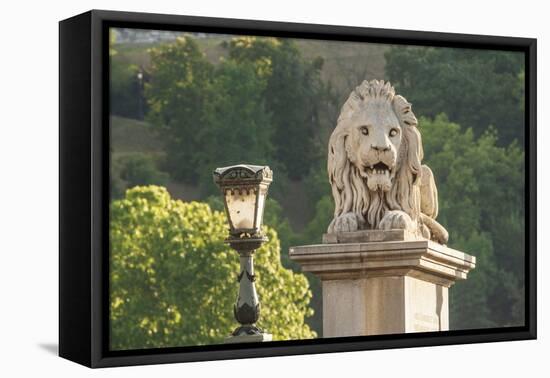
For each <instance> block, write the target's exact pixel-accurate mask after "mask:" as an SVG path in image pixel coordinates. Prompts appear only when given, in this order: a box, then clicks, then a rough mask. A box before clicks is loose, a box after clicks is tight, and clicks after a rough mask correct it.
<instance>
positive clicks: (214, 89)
mask: <svg viewBox="0 0 550 378" xmlns="http://www.w3.org/2000/svg"><path fill="white" fill-rule="evenodd" d="M151 62H152V63H151V64H152V66H151V69H150V80H149V83H147V85H146V96H147V99H148V102H149V106H150V111H149V114H148V118H149V120H150V121H151V122H152V123H153V125H154V126H156V127H157V129H158V130H159V131H160V132H161V133H162V134H163V135H164V136H165V137H166V138H165V139H166V140H167V170H168V171H169V172H171V173H172V175H173V176H174V177H175V178H176V179H179V180H182V181H184V182H187V183H192V184H197V183H199V184H200V185H201V186H202V191H203V195H205V196H206V195H208V194H212V193H214V192H215V191H216V189H215V187H214V185H213V184H212V179H211V177H210V175H211V174H212V171H213V169H214V168H216V167H217V166H221V165H230V164H235V163H239V162H243V161H246V162H254V163H255V164H266V163H268V162H270V161H271V156H272V150H273V148H272V146H271V141H270V139H271V133H272V126H271V113H270V112H269V111H268V110H267V109H266V107H265V101H264V99H263V97H262V93H263V92H264V90H265V87H266V80H265V78H264V77H263V76H261V75H258V74H257V71H256V66H255V65H253V64H252V63H249V62H242V63H238V64H237V63H236V62H235V61H232V60H228V61H222V62H221V63H220V64H219V65H218V66H216V67H215V66H213V65H212V64H210V63H209V62H208V61H207V60H206V58H205V56H204V54H203V53H202V52H201V50H200V49H199V47H198V45H197V43H196V41H194V40H193V39H192V38H191V37H185V38H180V39H178V40H177V41H176V42H175V43H173V44H167V45H162V46H161V47H159V48H157V49H153V50H151ZM206 176H208V177H206Z"/></svg>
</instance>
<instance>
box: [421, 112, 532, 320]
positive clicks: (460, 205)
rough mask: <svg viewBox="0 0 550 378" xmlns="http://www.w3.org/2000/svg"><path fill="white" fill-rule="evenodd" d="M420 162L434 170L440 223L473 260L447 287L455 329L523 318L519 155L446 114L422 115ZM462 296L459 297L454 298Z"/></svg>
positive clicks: (493, 132) (490, 134) (490, 135)
mask: <svg viewBox="0 0 550 378" xmlns="http://www.w3.org/2000/svg"><path fill="white" fill-rule="evenodd" d="M419 125H420V128H421V131H422V137H423V143H424V151H425V154H426V156H425V160H424V161H425V162H426V164H428V165H429V166H430V168H432V170H433V171H434V173H435V176H436V181H437V188H438V192H439V208H440V212H439V213H440V215H439V218H438V221H439V222H441V223H442V224H443V225H445V227H447V229H448V231H449V235H450V238H449V244H450V246H451V247H453V246H454V247H456V248H458V249H461V250H463V251H465V252H467V253H470V254H472V255H475V256H477V258H478V264H477V267H476V269H475V270H473V271H472V273H471V274H470V276H469V278H468V280H467V281H466V282H465V283H459V284H457V285H456V286H455V287H454V288H453V289H451V291H450V292H451V303H453V304H454V306H455V307H453V309H452V316H451V320H452V326H453V328H479V327H488V326H509V325H522V324H523V321H524V318H523V316H524V311H523V310H524V309H523V299H522V298H523V297H524V258H525V251H524V249H525V239H524V237H525V228H524V219H525V215H524V198H525V197H524V191H525V187H524V186H525V181H524V177H525V176H524V175H525V172H524V152H523V150H522V149H521V148H520V147H519V146H518V145H517V144H515V143H512V144H511V145H510V146H508V147H499V146H498V145H497V140H498V138H497V133H496V130H495V129H493V128H490V129H489V130H488V131H486V132H485V133H483V134H482V135H481V136H479V137H478V138H475V136H474V133H473V131H472V129H470V128H468V129H462V128H461V127H460V126H459V125H458V124H456V123H452V122H449V120H448V118H447V117H446V116H445V115H439V116H437V117H436V118H435V119H434V120H429V119H427V118H421V119H420V121H419ZM459 298H460V299H459Z"/></svg>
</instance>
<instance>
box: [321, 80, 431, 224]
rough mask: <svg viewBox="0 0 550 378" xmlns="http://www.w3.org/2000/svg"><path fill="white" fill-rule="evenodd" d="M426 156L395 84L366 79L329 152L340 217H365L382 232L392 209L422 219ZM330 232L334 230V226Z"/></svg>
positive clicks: (347, 109) (351, 100)
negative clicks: (421, 178) (423, 165)
mask: <svg viewBox="0 0 550 378" xmlns="http://www.w3.org/2000/svg"><path fill="white" fill-rule="evenodd" d="M422 157H423V151H422V143H421V138H420V133H419V132H418V129H417V120H416V117H415V116H414V114H413V112H412V110H411V104H410V103H408V102H407V100H405V98H403V97H402V96H399V95H396V94H395V89H394V88H393V87H392V86H391V84H390V83H385V82H384V81H378V80H372V81H363V83H361V85H359V86H358V87H357V88H355V90H354V91H353V92H352V93H351V95H350V96H349V98H348V99H347V101H346V102H345V103H344V105H343V107H342V110H341V112H340V116H339V118H338V123H337V126H336V128H335V129H334V131H333V133H332V135H331V137H330V141H329V151H328V174H329V180H330V183H331V185H332V193H333V196H334V200H335V211H334V216H335V218H336V217H338V216H339V215H342V214H345V213H349V212H353V213H355V214H358V215H359V214H360V215H362V218H363V219H364V221H365V224H364V227H363V228H366V229H375V228H378V225H379V223H380V221H381V219H382V217H383V216H384V214H385V213H386V212H387V211H389V210H401V211H404V212H405V213H407V214H408V215H409V216H410V217H411V219H412V220H413V222H418V220H419V217H420V192H419V185H420V175H421V171H422V166H421V161H422ZM329 232H330V228H329Z"/></svg>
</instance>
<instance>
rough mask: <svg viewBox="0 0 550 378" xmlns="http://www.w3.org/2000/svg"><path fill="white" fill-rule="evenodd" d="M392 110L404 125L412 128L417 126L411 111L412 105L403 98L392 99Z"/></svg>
mask: <svg viewBox="0 0 550 378" xmlns="http://www.w3.org/2000/svg"><path fill="white" fill-rule="evenodd" d="M393 110H394V111H395V114H397V118H399V119H400V120H401V122H403V123H404V124H405V125H407V126H414V127H416V126H417V125H418V120H417V119H416V117H415V115H414V113H413V111H412V104H411V103H410V102H408V101H407V100H406V99H405V97H403V96H400V95H397V96H395V97H394V98H393Z"/></svg>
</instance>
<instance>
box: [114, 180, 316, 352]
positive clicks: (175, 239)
mask: <svg viewBox="0 0 550 378" xmlns="http://www.w3.org/2000/svg"><path fill="white" fill-rule="evenodd" d="M265 232H266V233H267V236H268V237H269V242H267V243H265V244H264V245H263V246H262V247H261V248H260V249H259V250H258V251H257V252H256V254H255V267H256V272H255V273H256V275H257V281H256V284H257V289H258V295H259V297H260V299H261V302H262V310H261V317H260V321H259V323H258V325H259V326H260V327H263V328H266V329H267V330H269V332H271V333H273V336H274V339H275V340H289V339H304V338H312V337H315V333H314V332H313V331H312V330H311V329H310V328H309V327H308V326H307V325H306V324H305V322H304V321H305V319H306V317H308V316H310V315H311V314H312V310H311V309H310V308H309V307H308V303H309V301H310V298H311V292H310V290H309V286H308V283H307V280H306V278H305V277H304V276H303V275H301V274H298V273H294V272H292V271H290V270H288V269H285V268H283V267H282V265H281V262H280V245H279V240H278V237H277V233H276V232H275V231H274V230H273V229H272V228H269V227H266V228H265ZM226 233H227V221H226V219H225V215H224V214H223V213H221V212H218V211H212V210H211V209H210V207H209V206H208V205H207V204H205V203H199V202H189V203H184V202H182V201H179V200H173V199H171V198H170V195H169V194H168V192H167V191H166V190H165V189H164V188H162V187H157V186H148V187H135V188H132V189H130V190H128V191H127V192H126V195H125V197H124V198H123V199H121V200H117V201H114V202H113V203H112V205H111V257H110V267H111V270H110V279H111V281H110V283H111V297H110V303H111V306H110V309H111V348H113V349H116V350H119V349H135V348H155V347H170V346H185V345H202V344H213V343H214V344H215V343H222V342H223V340H224V338H225V337H226V336H228V334H229V333H230V332H231V331H232V330H233V329H234V328H235V327H236V326H237V324H236V321H235V320H234V318H233V313H232V309H233V303H234V300H235V298H236V295H237V292H238V283H237V280H236V277H237V275H238V273H239V259H238V255H237V254H236V252H234V251H232V250H231V249H230V248H229V247H228V246H227V245H226V244H225V243H224V242H223V239H224V236H225V235H226Z"/></svg>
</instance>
